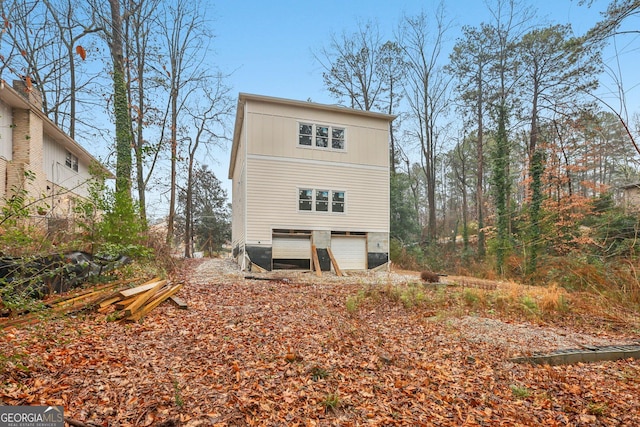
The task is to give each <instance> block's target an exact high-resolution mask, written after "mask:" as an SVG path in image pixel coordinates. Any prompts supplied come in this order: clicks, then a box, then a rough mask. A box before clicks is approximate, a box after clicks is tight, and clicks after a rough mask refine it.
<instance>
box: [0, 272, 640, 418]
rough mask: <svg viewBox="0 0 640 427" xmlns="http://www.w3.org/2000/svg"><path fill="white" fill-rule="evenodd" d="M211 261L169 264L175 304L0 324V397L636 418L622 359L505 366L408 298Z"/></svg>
mask: <svg viewBox="0 0 640 427" xmlns="http://www.w3.org/2000/svg"><path fill="white" fill-rule="evenodd" d="M216 262H217V263H221V261H215V262H213V261H212V262H211V264H209V267H208V268H209V270H208V272H207V270H205V269H204V268H202V266H203V265H204V264H194V265H193V267H192V268H191V270H187V271H185V279H186V284H185V286H184V288H183V289H182V290H181V291H180V295H181V297H182V298H183V299H184V300H185V301H186V302H188V304H189V307H190V309H189V310H187V311H183V310H176V309H175V307H172V306H170V305H169V304H161V305H158V306H157V307H156V308H155V309H154V310H153V311H152V312H150V313H149V314H148V316H147V319H146V321H145V323H144V324H140V323H127V324H124V323H114V322H106V321H104V320H102V318H103V317H104V316H102V317H100V316H97V315H87V316H86V317H79V318H75V319H66V320H56V321H53V322H43V323H41V324H39V325H35V326H31V327H28V328H22V329H17V328H12V329H8V330H5V331H1V332H0V333H1V334H2V335H0V354H1V355H2V358H0V375H1V378H0V380H1V381H0V398H1V399H2V401H3V403H5V404H11V405H18V404H51V403H53V402H60V404H62V405H64V406H65V414H66V415H70V416H71V417H72V418H74V419H77V420H79V421H82V422H84V423H87V424H89V423H93V424H96V425H110V426H140V425H184V426H331V425H336V426H338V425H339V426H349V425H351V426H361V425H368V426H396V425H397V426H420V425H435V426H457V425H638V424H640V415H638V412H637V408H638V407H639V401H640V397H639V396H640V393H639V392H640V380H638V378H640V363H639V362H638V361H633V360H623V361H618V362H602V363H597V364H590V365H582V364H581V365H571V366H562V367H550V366H535V365H516V364H513V363H510V362H508V358H509V356H510V355H511V353H510V351H511V350H510V348H511V347H507V346H504V345H502V343H501V342H497V343H491V342H490V341H488V340H479V339H473V337H469V336H467V334H464V333H462V331H461V329H460V328H462V327H463V326H460V325H457V326H456V327H452V326H451V323H450V320H451V319H449V318H442V319H431V320H428V321H427V320H425V313H426V312H425V313H423V312H421V311H420V310H421V308H419V307H415V308H413V309H412V310H407V309H405V307H403V306H402V304H394V303H392V302H390V301H384V300H381V301H378V302H376V303H371V304H369V305H367V306H365V307H362V309H361V310H360V311H359V312H358V313H357V315H352V314H350V313H348V312H347V310H346V308H345V303H344V302H345V301H346V298H347V297H348V296H349V295H353V294H355V293H356V292H357V291H358V290H359V289H358V288H354V287H353V286H352V285H345V284H341V283H331V282H329V281H328V282H327V283H325V282H314V283H309V284H302V283H296V282H295V281H292V282H291V283H287V282H281V283H270V282H267V281H253V280H242V278H239V279H238V277H237V276H227V277H225V276H221V275H220V274H219V273H216V271H218V270H221V269H222V268H221V266H220V264H216ZM325 279H328V277H327V278H323V280H325ZM149 300H151V298H150V299H149ZM517 340H518V336H513V337H511V340H510V343H511V344H513V342H517ZM521 346H526V342H521ZM19 366H21V367H22V368H20V369H19V368H18V367H19ZM514 385H517V386H518V387H520V388H522V390H526V393H524V392H523V393H522V394H521V396H522V397H518V396H515V395H514V392H513V390H512V386H514ZM328 408H329V409H328Z"/></svg>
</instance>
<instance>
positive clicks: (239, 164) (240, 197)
mask: <svg viewBox="0 0 640 427" xmlns="http://www.w3.org/2000/svg"><path fill="white" fill-rule="evenodd" d="M245 129H246V123H244V121H243V128H242V129H241V130H240V136H239V139H238V147H237V150H238V155H237V156H236V158H235V162H236V163H235V165H234V169H233V181H232V187H231V215H232V217H231V247H232V248H235V247H236V245H240V246H243V245H244V242H245V238H246V230H245V223H246V218H245V211H246V194H245V192H246V182H247V167H246V160H245V155H246V154H245V150H246V144H245V135H246V130H245Z"/></svg>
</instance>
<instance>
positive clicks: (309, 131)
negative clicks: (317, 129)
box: [300, 123, 313, 135]
mask: <svg viewBox="0 0 640 427" xmlns="http://www.w3.org/2000/svg"><path fill="white" fill-rule="evenodd" d="M300 135H313V126H312V125H309V124H306V123H300Z"/></svg>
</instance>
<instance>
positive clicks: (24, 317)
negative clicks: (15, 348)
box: [0, 277, 187, 329]
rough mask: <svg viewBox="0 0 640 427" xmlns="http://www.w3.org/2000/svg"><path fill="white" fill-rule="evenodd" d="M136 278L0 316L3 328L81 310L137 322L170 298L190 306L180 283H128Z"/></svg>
mask: <svg viewBox="0 0 640 427" xmlns="http://www.w3.org/2000/svg"><path fill="white" fill-rule="evenodd" d="M135 282H139V279H130V280H126V281H122V280H119V281H116V282H112V283H107V284H105V285H100V286H97V287H94V288H91V289H87V290H84V291H81V292H79V293H74V294H72V295H66V296H60V297H58V298H55V299H52V300H50V301H44V304H45V305H46V309H45V310H41V311H38V312H31V313H22V314H21V315H18V316H15V317H9V318H6V319H0V329H2V328H7V327H9V326H22V325H30V324H34V323H37V322H39V321H40V320H41V319H42V318H43V316H44V317H45V318H46V317H49V318H53V317H60V316H64V315H68V314H73V313H77V312H81V311H96V312H98V313H103V314H106V313H110V314H109V318H110V320H120V321H125V322H137V321H140V320H141V319H142V318H144V317H145V316H146V315H147V314H148V313H149V312H150V311H151V310H153V309H154V308H156V307H157V306H158V305H160V304H161V303H162V302H163V301H165V300H167V299H169V300H170V301H171V302H172V303H173V304H174V305H175V306H177V307H178V308H181V309H186V308H187V304H186V303H185V302H184V301H183V300H182V299H180V298H178V297H177V296H175V294H176V293H177V292H178V291H179V290H180V289H181V288H182V286H183V285H182V284H181V283H178V284H172V283H170V282H169V281H167V280H166V279H162V280H161V279H160V278H158V277H155V278H153V279H151V280H148V281H147V282H144V283H142V284H141V285H138V286H135V287H130V286H128V285H130V284H131V283H135Z"/></svg>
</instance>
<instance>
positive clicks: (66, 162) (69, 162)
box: [64, 151, 71, 168]
mask: <svg viewBox="0 0 640 427" xmlns="http://www.w3.org/2000/svg"><path fill="white" fill-rule="evenodd" d="M64 164H65V165H67V167H68V168H70V167H71V153H70V152H68V151H67V158H66V159H65V162H64Z"/></svg>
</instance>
